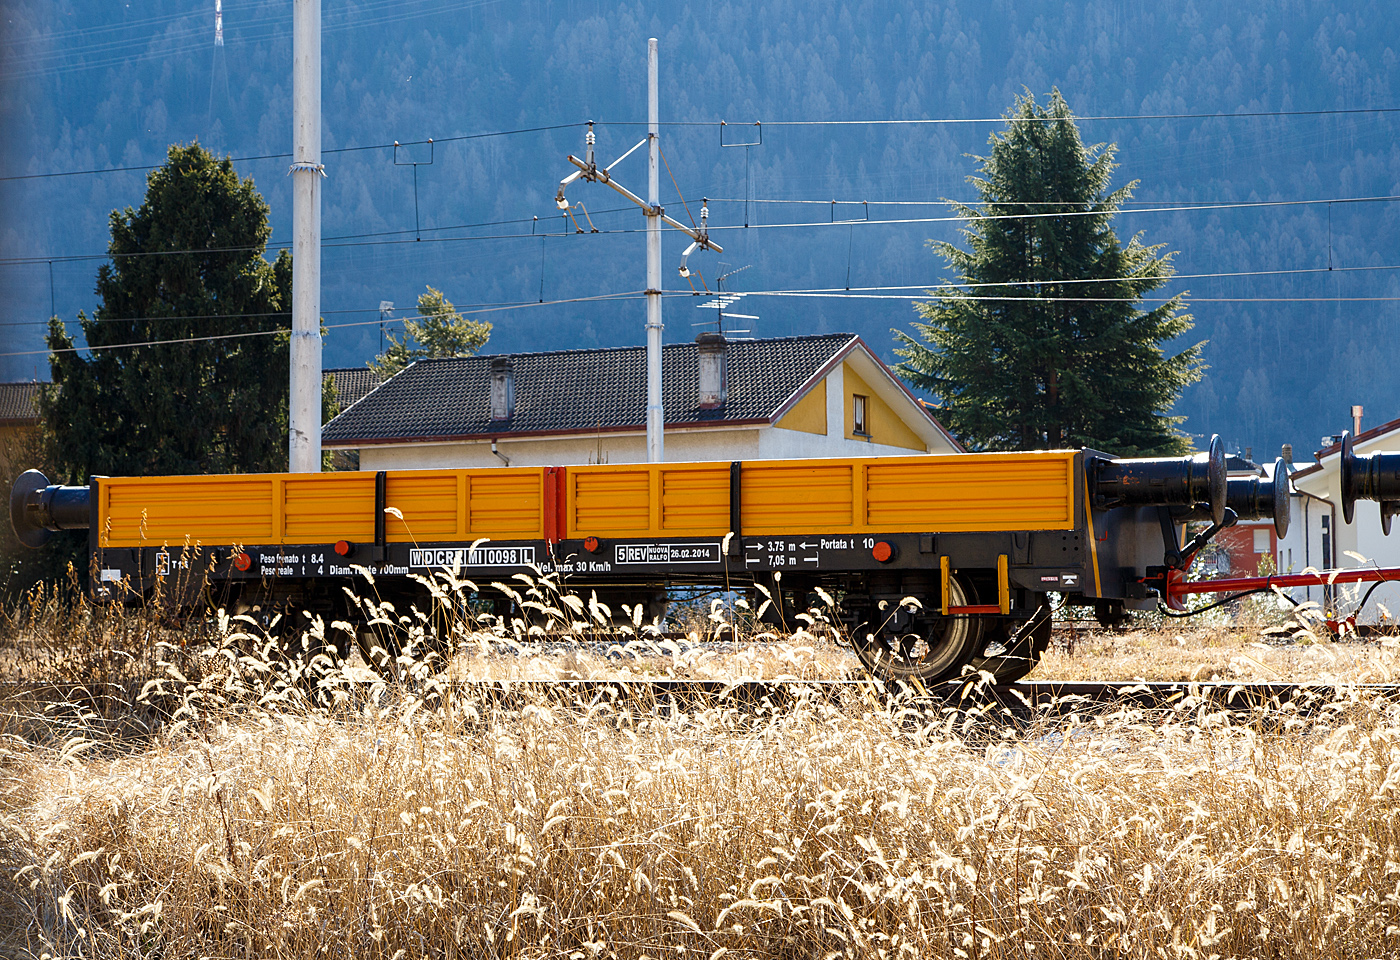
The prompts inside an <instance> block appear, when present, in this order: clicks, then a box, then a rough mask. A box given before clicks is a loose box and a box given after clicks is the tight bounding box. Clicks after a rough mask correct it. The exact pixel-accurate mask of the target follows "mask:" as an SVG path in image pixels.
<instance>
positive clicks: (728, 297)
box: [691, 263, 759, 335]
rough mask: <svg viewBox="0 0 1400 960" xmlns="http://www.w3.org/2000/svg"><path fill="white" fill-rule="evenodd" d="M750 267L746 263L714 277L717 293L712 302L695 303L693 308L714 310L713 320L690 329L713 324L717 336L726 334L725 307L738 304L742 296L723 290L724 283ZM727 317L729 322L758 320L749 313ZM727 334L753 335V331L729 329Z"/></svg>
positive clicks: (735, 292) (695, 324)
mask: <svg viewBox="0 0 1400 960" xmlns="http://www.w3.org/2000/svg"><path fill="white" fill-rule="evenodd" d="M720 266H721V267H724V266H727V264H724V263H721V264H720ZM752 266H753V264H751V263H746V264H744V265H743V266H742V267H738V268H737V269H734V270H730V271H728V272H726V273H721V274H720V275H719V276H718V277H716V278H715V286H716V287H717V288H718V290H719V292H718V293H717V294H716V295H715V297H714V299H713V300H707V301H705V302H704V303H697V304H696V305H695V306H696V309H699V310H714V311H715V318H714V319H713V320H705V321H703V322H701V323H692V324H691V326H692V327H708V326H709V325H710V324H711V323H713V324H714V325H715V330H716V332H718V333H719V334H721V335H723V334H724V333H725V332H726V331H725V329H724V321H725V318H726V314H725V312H724V311H725V309H726V308H727V307H730V306H732V305H733V304H736V303H738V302H739V301H740V300H741V299H743V297H744V294H742V293H739V292H737V291H733V290H725V289H724V281H725V280H727V279H729V278H730V277H732V276H734V274H736V273H743V272H744V271H745V270H747V269H749V268H750V267H752ZM727 316H728V319H730V320H757V319H759V318H758V317H757V316H755V315H753V314H751V313H730V314H728V315H727ZM728 332H729V333H753V330H752V329H748V330H736V329H731V330H729V331H728Z"/></svg>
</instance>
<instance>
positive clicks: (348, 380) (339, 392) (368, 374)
mask: <svg viewBox="0 0 1400 960" xmlns="http://www.w3.org/2000/svg"><path fill="white" fill-rule="evenodd" d="M325 373H326V374H327V375H328V376H329V377H330V378H331V382H332V383H334V384H335V395H336V398H337V399H338V400H339V401H340V409H341V410H348V409H349V408H350V407H351V406H352V405H354V404H356V403H358V402H359V401H360V400H361V399H362V398H363V397H364V396H365V394H367V393H369V392H370V391H371V390H373V389H374V388H375V387H377V386H379V385H380V384H381V383H382V382H383V381H382V380H380V379H379V374H377V373H375V372H374V371H373V370H371V369H370V368H369V367H332V368H331V369H329V370H326V371H325Z"/></svg>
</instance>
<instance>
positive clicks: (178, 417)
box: [40, 144, 292, 480]
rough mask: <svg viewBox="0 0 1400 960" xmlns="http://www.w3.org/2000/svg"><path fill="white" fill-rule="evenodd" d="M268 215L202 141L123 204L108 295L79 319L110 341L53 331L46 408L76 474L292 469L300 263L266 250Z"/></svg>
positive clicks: (100, 281) (100, 283)
mask: <svg viewBox="0 0 1400 960" xmlns="http://www.w3.org/2000/svg"><path fill="white" fill-rule="evenodd" d="M267 214H268V208H267V204H266V203H265V202H264V201H263V199H262V197H261V196H260V195H259V194H258V192H257V190H256V189H255V188H254V186H253V181H252V180H251V179H243V178H240V177H239V176H238V174H237V173H236V172H234V169H233V165H232V163H231V162H230V161H229V159H228V158H223V159H218V158H216V157H214V156H213V155H211V154H210V153H209V152H208V151H206V150H204V149H203V148H202V147H200V146H199V145H198V144H191V145H189V146H180V145H175V146H172V147H171V148H170V150H169V153H168V159H167V161H166V163H165V164H164V165H163V166H162V167H160V168H159V169H157V170H155V171H153V172H152V173H151V174H150V176H149V177H148V178H147V190H146V198H145V202H143V203H142V204H141V207H140V208H139V209H137V210H132V209H131V208H130V207H127V208H126V209H125V210H124V211H117V210H114V211H113V212H112V215H111V232H112V239H111V243H110V244H109V245H108V248H107V251H108V254H109V256H110V257H111V258H112V259H111V262H110V263H105V264H103V265H102V266H101V267H100V268H99V269H98V272H97V293H98V295H99V296H100V297H101V299H102V302H101V305H100V306H99V307H98V308H97V309H96V310H94V311H93V315H92V317H91V318H89V317H87V316H86V315H84V314H82V313H80V314H79V315H78V320H79V323H80V324H81V326H82V332H83V337H84V338H85V340H86V344H87V346H88V347H90V348H111V349H92V350H90V351H88V352H87V353H86V355H85V354H84V352H82V351H81V349H79V350H75V349H74V340H73V338H72V337H70V336H69V335H68V333H67V331H66V330H65V329H64V326H63V324H62V322H61V321H59V320H58V318H57V317H55V318H53V320H51V321H50V325H49V335H48V345H49V348H50V349H51V350H53V351H54V352H53V353H52V354H51V355H50V361H49V362H50V367H51V369H52V373H53V383H54V386H53V388H51V389H50V390H49V391H47V393H46V395H45V396H44V397H42V398H41V400H40V409H41V413H42V414H43V416H44V419H45V421H46V423H47V425H48V427H49V429H50V431H51V433H52V435H53V438H54V439H53V444H54V447H55V451H54V459H55V461H56V463H57V465H58V466H59V469H60V470H61V471H63V472H65V473H66V474H67V475H68V476H69V477H70V478H71V479H75V480H81V479H83V478H85V477H86V476H87V475H88V474H94V473H96V474H110V475H117V476H120V475H137V474H176V473H222V472H237V471H266V470H283V469H286V463H287V394H288V371H289V359H288V337H287V332H286V331H287V329H288V328H289V326H290V321H291V318H290V314H289V313H288V310H289V308H290V305H291V289H292V259H291V256H290V255H289V254H288V253H287V251H285V250H283V251H282V252H281V253H280V254H279V255H278V257H277V259H276V261H275V262H273V263H268V262H267V260H265V259H264V258H263V251H264V249H265V247H266V245H267V240H268V237H269V236H270V235H271V227H269V225H268V222H267ZM248 334H251V335H248ZM211 338H212V339H211ZM126 344H132V346H124V345H126ZM136 344H145V345H141V346H137V345H136Z"/></svg>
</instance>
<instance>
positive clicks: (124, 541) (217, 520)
mask: <svg viewBox="0 0 1400 960" xmlns="http://www.w3.org/2000/svg"><path fill="white" fill-rule="evenodd" d="M278 480H280V477H277V476H274V475H264V474H249V475H241V476H240V475H233V476H217V477H114V478H112V479H109V480H101V481H99V484H100V489H101V503H100V506H99V519H98V522H99V528H98V531H97V535H98V543H99V544H101V545H102V546H110V547H135V546H141V545H143V544H144V545H147V546H156V545H160V544H169V545H170V546H177V545H180V544H183V543H184V542H185V541H186V539H188V540H190V541H191V542H192V543H200V544H205V545H210V544H228V543H275V542H277V540H278V539H279V536H280V530H278V529H277V528H278V527H280V523H279V522H278V521H279V519H280V518H279V517H278V516H276V515H275V514H280V506H281V503H280V496H278V494H280V490H275V489H274V488H275V487H277V481H278Z"/></svg>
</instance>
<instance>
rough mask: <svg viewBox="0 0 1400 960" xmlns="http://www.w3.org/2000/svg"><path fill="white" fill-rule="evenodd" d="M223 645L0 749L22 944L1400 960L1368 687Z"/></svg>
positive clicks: (248, 953)
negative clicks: (1204, 695) (956, 680)
mask: <svg viewBox="0 0 1400 960" xmlns="http://www.w3.org/2000/svg"><path fill="white" fill-rule="evenodd" d="M541 602H542V604H543V605H544V607H546V608H549V607H550V606H551V604H552V603H553V601H550V600H548V599H547V598H546V599H545V600H542V601H541ZM381 612H383V611H381ZM385 619H386V620H388V619H390V618H389V617H388V616H386V618H385ZM566 619H567V617H566ZM430 620H431V618H430V617H425V618H421V619H420V618H416V617H414V616H409V617H408V620H407V623H406V624H405V623H401V624H400V625H401V626H405V627H406V628H411V627H412V625H413V623H414V622H418V623H423V624H426V623H428V622H429V621H430ZM477 626H479V627H480V626H486V627H488V628H490V629H489V630H488V632H487V633H482V634H479V635H478V640H477V641H475V642H478V643H479V644H480V645H481V646H482V647H483V649H484V648H485V647H487V646H488V645H489V647H490V650H491V653H490V654H489V655H488V654H485V653H483V652H482V650H471V649H467V650H465V651H463V653H462V654H461V656H462V657H465V658H467V659H468V660H472V658H476V659H480V658H482V657H485V656H490V657H496V658H504V657H506V656H508V655H510V653H509V650H510V648H511V645H512V644H514V645H517V646H518V647H519V651H520V652H518V653H516V654H515V655H517V656H524V657H526V658H527V659H528V658H529V657H543V656H544V652H543V651H542V650H541V649H537V648H531V647H529V646H528V643H529V642H535V641H533V640H532V639H531V638H532V637H536V636H538V635H536V634H532V633H531V632H530V631H529V629H520V630H517V629H515V628H514V627H512V626H511V625H510V624H503V623H495V624H478V625H477ZM322 627H324V625H322ZM410 632H411V630H410ZM217 633H218V637H217V638H216V639H217V643H215V644H213V645H211V646H210V647H208V648H204V649H200V650H194V649H190V648H178V647H175V646H170V647H166V648H164V649H163V653H162V656H161V659H162V661H163V662H164V663H165V664H166V666H165V667H164V668H163V674H162V675H161V677H160V679H159V682H152V683H149V684H147V685H146V689H145V691H144V701H145V702H147V703H149V704H153V705H155V706H153V707H151V708H150V709H157V708H158V710H159V714H160V716H161V718H162V723H161V725H160V726H159V727H157V728H154V729H153V730H152V732H151V734H150V735H149V737H148V738H147V739H146V740H144V741H142V742H133V741H131V740H130V739H127V740H124V741H123V740H117V739H114V738H110V737H105V736H104V735H103V730H104V729H105V728H103V727H99V726H94V727H92V728H91V729H90V730H88V731H85V732H82V733H79V734H77V735H71V736H67V737H57V738H53V739H51V740H49V741H47V742H45V741H42V740H40V739H32V740H31V739H25V738H24V737H21V736H19V735H17V734H11V735H8V736H7V737H6V739H5V740H4V745H3V747H0V751H3V752H0V778H3V779H0V877H2V878H3V880H0V891H3V894H0V953H3V954H4V955H7V956H17V957H29V956H52V957H92V958H106V957H113V958H115V957H121V958H137V957H141V958H146V957H186V956H190V957H194V956H205V957H239V958H242V957H284V958H303V957H313V956H367V957H383V958H395V957H419V956H431V957H471V958H480V957H522V958H529V957H560V958H580V960H589V958H593V957H629V958H632V957H635V958H642V957H654V958H660V957H671V956H675V957H683V956H698V957H704V958H711V960H717V958H718V957H721V956H735V957H826V956H843V957H898V956H910V957H985V958H1001V957H1006V958H1012V957H1015V958H1030V957H1057V958H1058V957H1076V958H1077V957H1084V958H1095V960H1099V958H1106V957H1143V958H1147V957H1259V956H1266V957H1325V958H1341V957H1348V958H1352V957H1362V958H1364V957H1383V956H1391V955H1394V954H1395V953H1396V951H1397V948H1400V826H1397V823H1396V818H1395V815H1394V812H1395V808H1396V793H1397V790H1400V712H1397V709H1396V707H1395V706H1394V705H1392V704H1387V703H1383V702H1368V701H1366V700H1364V699H1362V698H1361V697H1360V696H1358V695H1357V694H1356V693H1355V692H1354V691H1352V692H1349V691H1348V690H1346V689H1345V688H1339V689H1338V690H1337V691H1336V692H1335V694H1334V695H1333V696H1332V697H1331V698H1330V700H1331V703H1330V705H1328V706H1327V707H1326V708H1325V709H1322V710H1321V711H1319V712H1316V713H1315V714H1313V715H1309V716H1304V715H1302V714H1301V713H1298V712H1297V711H1283V712H1281V713H1278V714H1276V715H1272V716H1271V717H1270V718H1267V719H1266V718H1264V717H1262V716H1255V717H1252V718H1251V717H1245V718H1238V717H1234V716H1230V715H1226V714H1218V713H1212V712H1210V709H1209V708H1208V707H1206V706H1204V705H1199V706H1197V707H1195V708H1192V707H1190V706H1189V705H1188V706H1187V707H1186V708H1183V709H1180V710H1178V711H1176V712H1173V713H1170V714H1164V713H1153V712H1146V711H1141V710H1129V709H1117V710H1106V711H1101V712H1098V713H1095V714H1083V715H1079V716H1068V717H1065V716H1061V715H1059V714H1057V713H1050V712H1047V713H1046V714H1045V715H1043V716H1040V717H1038V718H1032V719H1031V720H1029V721H1026V722H1023V723H1020V724H1008V723H1006V722H1004V721H1002V720H999V719H997V718H994V717H991V716H980V715H978V714H977V713H976V712H975V711H961V712H959V711H941V710H937V709H929V708H928V707H927V706H924V705H920V704H917V703H913V702H909V701H900V700H897V699H890V698H886V697H885V696H883V695H882V694H879V692H878V691H875V690H873V689H867V690H865V691H864V692H853V693H852V694H851V695H849V696H848V697H847V699H846V700H844V701H842V702H831V701H829V700H828V699H825V698H818V697H805V698H804V697H800V696H799V697H797V698H796V699H795V700H794V701H793V702H790V703H786V704H784V705H783V707H782V708H781V709H776V710H764V709H729V708H721V707H716V706H710V707H707V708H702V709H690V710H683V709H678V708H676V707H674V706H673V705H671V704H668V703H666V702H664V701H661V702H653V703H650V704H647V703H639V702H636V701H610V700H607V699H606V698H602V697H599V698H597V699H596V700H594V701H589V702H573V701H570V700H569V699H568V698H566V697H560V696H558V695H556V694H554V693H551V692H550V691H547V690H542V689H540V688H539V687H537V686H533V685H530V684H518V683H512V684H511V685H510V688H509V690H508V691H505V690H503V689H502V688H500V687H497V688H494V689H491V690H485V689H484V688H482V687H481V686H477V685H470V684H468V685H462V684H458V683H456V682H455V681H454V680H453V679H452V677H451V676H450V675H449V674H447V673H444V672H433V671H432V670H431V669H419V670H417V671H416V672H415V671H413V670H404V671H400V672H398V673H397V674H396V677H397V678H396V679H394V680H392V681H386V680H382V679H379V678H377V677H373V676H372V675H370V674H368V673H367V672H365V671H364V669H363V668H362V667H358V666H355V665H353V664H352V665H351V666H350V667H349V668H346V667H344V666H342V665H336V664H332V663H329V662H324V663H321V664H320V665H319V669H313V670H311V671H310V672H308V673H306V674H302V673H300V672H299V670H300V668H299V667H295V666H294V667H291V668H288V667H287V665H286V664H285V663H283V662H281V661H279V660H278V659H277V658H275V657H267V656H265V654H267V653H268V652H270V650H271V648H270V647H269V645H268V644H267V643H266V642H265V640H266V638H265V637H264V636H263V635H261V634H260V633H259V632H257V631H255V630H253V629H251V625H249V624H246V623H240V622H238V621H236V620H235V621H224V622H222V623H221V624H219V625H218V630H217ZM463 636H464V637H468V638H469V637H470V636H472V634H470V632H469V631H464V633H463ZM423 639H431V638H427V637H424V638H423ZM541 642H542V641H541ZM644 642H645V640H644V638H640V637H637V638H633V639H630V640H628V641H627V643H624V644H618V645H617V646H618V648H619V649H618V651H615V652H613V653H612V654H611V655H610V656H609V655H608V654H607V653H605V654H603V655H602V659H603V660H605V661H609V662H610V661H612V660H616V661H619V662H623V663H626V662H628V660H627V656H628V654H627V653H626V652H625V650H624V649H623V648H625V647H627V646H628V645H632V644H643V643H644ZM801 643H807V641H802V642H801ZM799 645H801V644H799ZM812 649H814V650H815V649H816V647H815V646H813V647H812ZM634 650H635V648H634ZM675 655H676V654H674V652H671V653H668V652H667V651H665V650H657V651H656V656H657V657H658V659H659V660H660V661H661V662H663V663H665V662H674V660H671V661H668V660H667V658H668V657H674V656H675ZM805 657H806V655H805V654H798V655H795V659H794V660H793V663H794V664H795V665H797V666H799V667H805V664H806V663H807V659H804V658H805ZM633 659H634V660H635V659H638V658H636V657H633ZM461 662H462V661H461V660H457V661H454V665H453V669H464V668H462V667H461V666H460V664H461ZM664 669H665V668H664V667H663V668H662V672H664ZM745 669H748V668H745Z"/></svg>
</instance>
